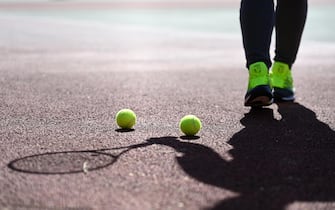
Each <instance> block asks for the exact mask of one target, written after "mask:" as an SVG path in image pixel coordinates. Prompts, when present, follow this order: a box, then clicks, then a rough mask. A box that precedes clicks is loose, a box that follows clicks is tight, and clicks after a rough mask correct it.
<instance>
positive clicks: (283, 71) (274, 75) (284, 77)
mask: <svg viewBox="0 0 335 210" xmlns="http://www.w3.org/2000/svg"><path fill="white" fill-rule="evenodd" d="M270 82H271V87H272V88H273V96H274V100H275V101H294V87H293V78H292V74H291V70H290V68H289V66H288V65H287V64H286V63H282V62H278V61H275V62H274V64H273V66H272V69H271V71H270Z"/></svg>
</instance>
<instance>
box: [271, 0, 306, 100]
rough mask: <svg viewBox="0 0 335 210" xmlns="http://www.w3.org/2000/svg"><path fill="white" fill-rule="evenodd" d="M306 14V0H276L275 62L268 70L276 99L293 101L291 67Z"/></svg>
mask: <svg viewBox="0 0 335 210" xmlns="http://www.w3.org/2000/svg"><path fill="white" fill-rule="evenodd" d="M306 15H307V0H277V8H276V24H275V28H276V49H275V58H274V60H275V62H274V64H273V67H272V69H271V72H270V79H271V86H272V88H273V95H274V98H275V100H277V101H293V100H294V98H295V97H294V87H293V79H292V74H291V67H292V65H293V63H294V61H295V59H296V56H297V52H298V49H299V46H300V40H301V36H302V33H303V29H304V25H305V21H306Z"/></svg>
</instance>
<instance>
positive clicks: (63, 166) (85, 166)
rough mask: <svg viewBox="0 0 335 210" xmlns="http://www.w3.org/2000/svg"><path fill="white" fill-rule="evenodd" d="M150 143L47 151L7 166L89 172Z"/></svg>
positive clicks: (37, 170) (36, 171) (21, 169)
mask: <svg viewBox="0 0 335 210" xmlns="http://www.w3.org/2000/svg"><path fill="white" fill-rule="evenodd" d="M149 145H151V143H148V142H144V143H139V144H134V145H129V146H121V147H113V148H105V149H98V150H78V151H60V152H47V153H41V154H34V155H30V156H25V157H21V158H18V159H15V160H12V161H11V162H9V163H8V165H7V166H8V167H9V168H10V169H12V170H14V171H17V172H22V173H29V174H44V175H52V174H54V175H56V174H75V173H83V172H84V173H87V172H89V171H96V170H99V169H103V168H106V167H108V166H111V165H113V164H114V163H115V162H117V160H118V159H119V158H120V157H121V156H122V155H123V154H125V153H127V152H129V151H130V150H132V149H136V148H140V147H146V146H149Z"/></svg>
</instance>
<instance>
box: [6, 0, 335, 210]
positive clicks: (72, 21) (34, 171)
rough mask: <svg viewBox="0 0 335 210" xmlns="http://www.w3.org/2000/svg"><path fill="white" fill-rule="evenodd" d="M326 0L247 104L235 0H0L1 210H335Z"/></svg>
mask: <svg viewBox="0 0 335 210" xmlns="http://www.w3.org/2000/svg"><path fill="white" fill-rule="evenodd" d="M334 9H335V4H334V3H333V1H319V0H313V1H310V2H309V12H308V19H307V23H306V28H305V32H304V36H303V40H302V43H301V48H300V50H299V54H298V58H297V61H296V63H295V64H294V66H293V69H292V71H293V76H294V82H295V88H296V96H297V98H296V101H295V102H294V103H278V104H273V105H271V106H269V107H265V108H263V109H257V110H254V109H250V108H247V107H244V106H243V97H244V93H245V90H246V86H247V71H246V69H245V60H244V54H243V48H242V40H241V34H240V28H239V22H238V16H239V14H238V11H239V1H233V0H230V1H224V0H222V1H219V0H217V1H205V0H203V1H200V0H198V1H191V0H180V1H177V0H174V1H162V0H161V1H158V0H156V1H154V0H151V1H149V0H148V1H139V0H132V1H130V0H127V1H115V0H114V1H107V0H105V1H80V0H76V1H75V0H73V1H66V0H63V1H60V0H59V1H46V0H35V1H33V0H31V1H24V0H15V1H14V0H13V1H4V0H0V28H1V33H0V55H1V56H0V142H1V146H0V210H25V209H27V210H42V209H43V210H56V209H57V210H65V209H66V210H77V209H78V210H79V209H80V210H81V209H83V210H86V209H87V210H105V209H106V210H110V209H117V210H121V209H122V210H133V209H134V210H142V209H143V210H163V209H164V210H169V209H171V210H176V209H183V210H184V209H185V210H200V209H211V210H214V209H224V210H233V209H234V210H235V209H242V210H263V209H264V210H330V209H335V184H334V177H335V164H334V163H335V152H334V151H335V131H334V129H335V114H334V113H335V108H334V105H335V97H334V91H335V85H334V81H335V71H334V68H335V59H334V58H335V29H334V27H332V26H333V22H334V18H335V15H334V12H333V11H334ZM273 48H274V47H273V46H272V48H271V54H272V55H273V52H274V49H273ZM122 108H130V109H132V110H134V111H135V113H136V114H137V124H136V125H135V127H134V129H133V130H120V129H118V127H117V125H116V123H115V120H114V118H115V114H116V113H117V112H118V111H119V110H120V109H122ZM187 114H194V115H196V116H198V117H199V118H200V119H201V120H202V124H203V128H202V130H201V131H200V132H199V133H198V136H196V137H194V138H186V137H184V136H183V135H182V133H181V132H180V131H179V128H178V123H179V120H180V119H181V118H182V117H183V116H184V115H187Z"/></svg>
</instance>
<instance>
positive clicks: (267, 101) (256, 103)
mask: <svg viewBox="0 0 335 210" xmlns="http://www.w3.org/2000/svg"><path fill="white" fill-rule="evenodd" d="M249 98H250V97H249ZM249 98H246V100H245V102H244V106H251V107H262V106H269V105H271V104H272V103H273V99H272V98H269V97H267V96H258V97H256V98H254V99H252V100H249Z"/></svg>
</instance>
